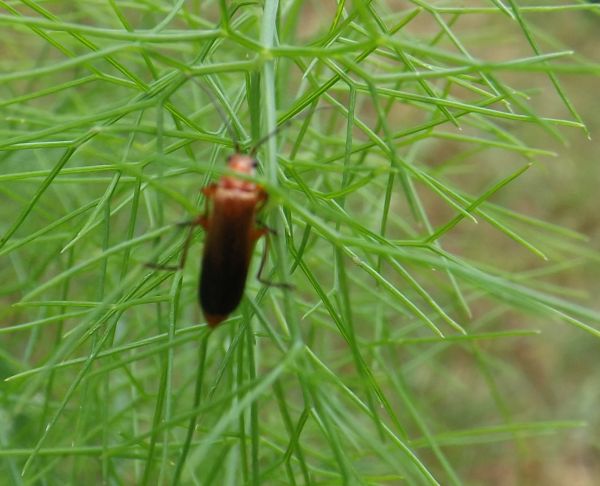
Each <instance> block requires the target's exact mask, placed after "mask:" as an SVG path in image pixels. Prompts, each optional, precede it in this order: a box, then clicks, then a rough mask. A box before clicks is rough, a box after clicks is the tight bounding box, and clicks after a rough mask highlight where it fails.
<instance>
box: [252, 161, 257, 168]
mask: <svg viewBox="0 0 600 486" xmlns="http://www.w3.org/2000/svg"><path fill="white" fill-rule="evenodd" d="M257 167H258V160H256V159H252V168H253V169H256V168H257Z"/></svg>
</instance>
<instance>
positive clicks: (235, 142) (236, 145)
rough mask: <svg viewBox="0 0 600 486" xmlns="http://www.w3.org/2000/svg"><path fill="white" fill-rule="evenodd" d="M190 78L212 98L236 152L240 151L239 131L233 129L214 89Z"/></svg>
mask: <svg viewBox="0 0 600 486" xmlns="http://www.w3.org/2000/svg"><path fill="white" fill-rule="evenodd" d="M189 79H191V80H192V81H193V82H194V83H195V84H196V85H197V86H198V87H199V88H200V89H202V91H204V93H206V96H208V99H209V100H210V102H211V103H212V105H213V106H214V107H215V110H217V113H218V114H219V116H220V117H221V120H223V123H224V124H225V128H226V129H227V133H228V134H229V138H231V141H232V142H233V148H234V150H235V151H236V152H239V151H240V140H239V138H238V136H237V133H236V132H235V130H234V129H233V127H232V125H231V123H230V122H229V119H228V118H227V116H226V114H225V112H224V111H223V107H222V106H221V105H220V104H219V103H218V101H217V98H216V96H215V95H214V93H213V92H212V91H210V90H209V89H208V87H207V86H205V85H204V84H203V83H201V82H200V81H198V80H197V79H196V78H193V77H189Z"/></svg>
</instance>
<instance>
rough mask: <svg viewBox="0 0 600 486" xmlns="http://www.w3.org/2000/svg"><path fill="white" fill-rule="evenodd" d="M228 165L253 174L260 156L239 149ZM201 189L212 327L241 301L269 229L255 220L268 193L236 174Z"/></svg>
mask: <svg viewBox="0 0 600 486" xmlns="http://www.w3.org/2000/svg"><path fill="white" fill-rule="evenodd" d="M227 165H228V167H229V169H230V170H232V171H233V172H235V173H239V174H244V175H250V176H251V175H254V173H255V168H256V160H255V159H254V158H253V157H251V156H249V155H244V154H239V153H236V154H234V155H232V156H230V157H229V159H228V162H227ZM202 192H203V193H204V195H205V196H206V203H207V205H206V212H205V214H204V215H203V216H201V217H200V218H199V223H200V224H201V225H202V226H203V227H204V229H205V230H206V238H205V242H204V254H203V256H202V270H201V273H200V286H199V291H198V297H199V300H200V306H201V307H202V311H203V312H204V316H205V317H206V321H207V322H208V325H209V326H211V327H215V326H217V325H218V324H219V323H220V322H222V321H223V320H225V319H226V318H227V316H228V315H229V314H230V313H231V312H232V311H233V310H234V309H235V308H236V307H237V306H238V304H239V303H240V300H241V299H242V295H243V293H244V286H245V284H246V276H247V274H248V267H249V265H250V258H251V257H252V253H253V251H254V246H255V244H256V241H257V240H258V239H259V238H260V237H261V236H262V235H264V234H265V233H266V231H267V230H266V229H265V228H260V227H258V226H257V224H256V216H257V213H258V212H259V211H260V209H261V208H262V207H263V205H264V203H265V202H266V200H267V193H266V192H265V190H264V189H263V188H262V187H261V186H260V185H258V184H256V183H254V182H252V181H248V180H244V179H240V178H239V177H236V176H235V175H227V176H223V177H221V179H220V180H219V181H218V182H217V183H216V184H211V185H210V186H207V187H205V188H204V189H203V190H202Z"/></svg>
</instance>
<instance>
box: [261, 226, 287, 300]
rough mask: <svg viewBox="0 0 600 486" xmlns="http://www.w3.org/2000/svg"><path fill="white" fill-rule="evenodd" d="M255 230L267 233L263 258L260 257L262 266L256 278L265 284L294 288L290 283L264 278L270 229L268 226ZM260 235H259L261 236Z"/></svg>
mask: <svg viewBox="0 0 600 486" xmlns="http://www.w3.org/2000/svg"><path fill="white" fill-rule="evenodd" d="M254 231H256V232H262V233H261V235H260V236H262V235H265V236H266V238H265V249H264V250H263V254H262V258H261V259H260V267H259V268H258V273H257V274H256V279H257V280H258V281H259V282H260V283H263V284H265V285H269V286H272V287H281V288H284V289H288V290H292V289H293V288H294V286H293V285H291V284H288V283H282V282H273V281H271V280H268V279H266V278H263V276H262V272H263V270H264V268H265V263H267V254H268V252H269V245H270V242H271V240H270V238H269V234H268V232H269V230H268V229H266V228H260V229H259V228H257V229H255V230H254ZM260 236H259V237H260Z"/></svg>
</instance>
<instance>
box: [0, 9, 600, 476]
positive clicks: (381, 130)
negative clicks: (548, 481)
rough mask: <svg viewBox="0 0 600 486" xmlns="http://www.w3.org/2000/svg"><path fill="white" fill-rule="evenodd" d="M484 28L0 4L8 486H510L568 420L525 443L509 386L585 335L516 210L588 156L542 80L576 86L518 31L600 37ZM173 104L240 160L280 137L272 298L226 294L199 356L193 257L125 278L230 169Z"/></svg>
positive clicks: (266, 170) (516, 387)
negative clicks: (552, 344)
mask: <svg viewBox="0 0 600 486" xmlns="http://www.w3.org/2000/svg"><path fill="white" fill-rule="evenodd" d="M494 3H495V5H496V6H494V7H486V8H470V7H438V6H437V5H433V4H431V5H430V4H424V3H422V2H415V3H413V4H411V5H404V4H396V3H395V2H388V3H384V2H368V1H357V2H353V3H352V5H347V4H346V3H345V2H343V1H342V2H340V3H339V4H337V5H334V4H331V5H326V4H318V5H317V4H312V3H310V2H303V1H292V2H287V3H282V4H278V3H277V2H275V1H272V0H267V1H266V2H265V3H264V4H260V3H254V2H247V3H240V4H235V3H232V4H230V3H228V2H225V1H221V2H219V3H217V4H212V3H208V4H205V3H203V2H193V1H190V2H183V1H178V2H173V3H172V4H171V3H169V2H160V1H155V2H115V1H114V0H111V1H109V2H106V3H104V2H57V3H55V4H48V5H45V4H43V3H35V2H33V1H31V0H25V1H22V2H20V3H18V4H17V3H14V2H5V1H0V6H2V7H3V9H4V10H5V13H3V14H2V15H1V16H0V25H2V29H3V31H4V32H5V35H3V38H4V39H6V40H7V41H6V44H5V46H4V48H3V50H4V53H3V56H2V61H1V62H2V72H3V74H0V86H1V89H2V99H1V101H0V106H2V110H3V119H4V124H3V126H2V141H0V149H2V150H3V152H2V155H1V157H2V158H1V161H2V167H3V174H2V175H0V191H1V192H2V196H3V199H4V202H3V204H2V208H1V209H0V210H1V211H2V219H1V223H0V224H1V226H0V229H1V230H2V234H3V236H2V240H1V241H0V258H2V262H3V264H2V266H1V267H0V272H2V277H3V281H4V285H3V286H2V292H1V295H2V296H3V297H2V298H3V303H4V304H5V305H4V306H3V308H2V318H3V326H2V328H1V329H0V333H1V334H2V348H1V353H2V354H1V358H2V361H1V362H2V369H3V376H4V377H6V378H8V381H7V382H6V383H5V384H4V385H3V388H2V395H1V396H2V405H1V406H2V414H3V416H4V419H3V420H2V423H3V424H4V425H2V431H1V434H0V440H1V441H2V450H1V451H0V457H2V475H3V476H4V477H7V478H10V479H9V480H8V481H9V484H34V483H38V482H40V483H46V484H65V482H66V483H68V484H81V483H82V482H86V483H90V482H96V483H101V482H106V483H115V484H173V483H176V482H178V481H180V482H181V483H183V484H203V485H206V484H213V483H214V484H317V483H319V484H355V483H356V484H397V483H400V482H403V481H404V482H405V483H407V484H437V483H440V484H462V483H470V484H473V483H477V482H478V481H484V482H483V483H482V484H490V481H491V482H494V483H495V484H502V483H503V481H505V480H506V481H509V479H510V478H512V477H514V476H517V475H520V476H519V477H520V478H521V479H522V480H524V481H529V482H532V480H533V481H535V479H536V478H535V476H531V475H530V474H531V473H528V464H529V463H530V461H531V460H533V459H531V458H532V457H533V458H535V459H538V458H539V457H541V459H542V460H543V458H544V454H541V455H540V456H537V455H536V454H535V450H536V446H532V443H534V442H533V441H535V437H537V436H539V435H548V434H556V433H558V434H556V435H554V436H553V437H554V439H553V440H556V441H560V440H561V437H564V435H563V434H566V432H565V431H563V429H571V428H579V427H581V426H582V425H583V424H582V422H581V419H582V418H586V417H585V414H583V415H582V414H581V413H578V412H577V411H576V410H573V415H570V416H567V417H562V416H561V417H558V418H554V417H549V416H547V415H544V414H539V415H536V414H535V413H534V414H531V415H528V414H524V413H523V410H527V407H528V406H530V404H531V403H534V402H533V401H528V400H527V399H526V398H527V394H526V392H523V390H526V389H527V385H528V383H527V382H526V381H524V379H523V377H524V376H526V375H527V373H526V372H525V371H524V370H523V367H524V365H523V364H522V362H519V360H518V359H517V362H518V363H519V364H518V365H517V366H516V367H515V368H513V367H512V366H511V363H510V361H509V359H508V358H509V357H510V356H511V355H512V354H513V353H514V356H515V357H518V356H517V354H518V351H519V349H522V347H523V346H528V344H527V343H528V342H529V341H530V340H532V339H541V337H540V330H544V331H546V332H547V333H549V332H552V333H554V332H557V331H555V329H556V326H558V323H559V322H560V321H562V322H564V323H566V324H568V325H570V326H573V327H574V328H575V329H577V330H578V331H583V333H584V336H585V337H586V339H587V340H588V341H586V342H589V341H590V340H592V339H593V338H597V337H599V336H600V331H599V330H598V328H597V323H598V322H599V321H600V315H599V314H598V312H596V311H595V310H593V309H591V308H588V307H585V305H583V304H582V303H580V302H578V299H579V295H578V294H576V293H574V294H573V295H571V296H569V298H565V296H564V294H565V293H566V292H567V291H566V290H565V287H564V286H563V283H564V282H563V281H561V280H560V276H561V272H562V271H564V270H565V268H571V267H573V266H574V264H575V263H579V264H581V263H583V262H586V263H589V262H594V261H595V262H596V263H597V261H598V255H597V254H596V253H595V252H593V251H592V250H591V249H590V247H589V246H588V245H586V243H585V237H584V236H583V235H582V234H581V233H579V232H576V231H573V230H570V229H567V228H564V227H562V226H559V225H555V224H552V223H548V222H544V221H542V220H540V219H537V218H534V217H532V216H530V215H528V214H527V213H526V212H525V211H521V210H519V209H518V208H517V209H515V207H514V206H515V205H517V204H513V203H515V199H514V196H511V194H514V193H513V192H511V191H513V190H516V189H512V188H513V187H521V186H520V184H523V185H524V186H522V187H529V188H530V189H529V190H531V191H535V190H536V188H535V186H534V185H532V184H531V183H530V184H529V185H527V182H522V181H523V179H524V178H525V177H526V175H525V174H526V173H528V169H530V168H531V167H532V166H533V164H535V163H536V162H537V161H538V160H539V159H540V158H542V157H545V156H547V155H553V154H555V153H556V152H555V150H553V149H551V148H549V145H550V144H552V143H553V141H558V142H564V141H565V139H566V138H565V137H566V135H565V130H566V129H567V128H575V129H581V130H582V131H584V130H585V126H584V124H583V122H582V120H581V118H580V117H579V115H578V114H577V112H576V109H575V107H574V104H573V103H572V102H571V101H570V98H569V94H568V90H565V89H564V88H563V87H562V84H561V80H560V79H559V77H560V74H561V73H575V74H579V75H583V74H591V75H597V74H598V73H599V72H600V67H599V66H598V64H595V63H594V62H592V61H588V60H586V59H584V58H582V57H578V56H576V55H574V54H573V52H571V51H570V49H568V48H565V47H563V46H561V45H560V44H559V41H558V40H557V39H555V38H554V37H551V36H552V32H551V31H549V30H541V29H540V28H539V27H536V24H535V21H533V22H531V21H530V20H529V16H532V17H534V16H535V15H546V14H547V13H548V12H550V14H553V15H559V16H571V15H576V16H578V15H583V13H589V14H590V15H591V14H593V13H594V12H598V8H597V6H593V5H572V6H561V7H550V6H548V7H519V6H518V5H516V4H515V3H514V2H512V1H510V2H508V3H507V4H506V5H505V4H504V3H501V2H494ZM580 10H581V11H588V12H580ZM477 14H482V15H484V16H485V18H486V20H487V21H488V22H490V23H489V24H487V25H486V27H485V28H483V27H482V24H481V23H474V24H473V25H470V24H469V23H468V21H469V18H470V17H471V16H472V15H477ZM593 20H596V19H593V18H591V19H590V21H593ZM463 24H466V25H463ZM8 34H9V35H8ZM191 77H193V78H194V79H196V80H198V82H201V83H203V84H204V85H206V86H207V87H208V89H209V90H210V91H211V92H212V93H214V96H215V98H216V102H217V103H218V104H219V106H220V107H221V109H222V110H223V111H224V112H226V113H227V115H228V116H229V117H231V119H230V124H231V126H232V127H233V129H234V130H235V131H236V133H238V134H239V136H240V140H241V141H242V142H243V143H244V144H245V146H251V145H252V143H253V142H255V141H256V140H258V139H259V138H260V137H261V136H262V135H263V134H264V133H268V132H270V131H272V130H274V128H275V127H276V126H277V125H278V124H281V123H285V122H287V121H288V120H291V122H290V126H289V127H287V128H286V129H285V130H284V131H282V132H280V133H278V134H277V136H276V137H273V138H271V139H270V140H269V141H268V142H267V143H265V144H264V146H263V147H262V149H261V151H260V153H259V158H260V160H261V163H262V167H263V172H262V175H261V176H260V177H259V178H258V179H259V181H260V183H261V184H263V185H264V186H265V188H266V189H267V191H268V192H269V194H270V204H269V208H268V211H267V213H268V218H269V221H268V222H269V224H270V225H271V226H273V227H274V229H275V230H276V232H277V235H278V236H277V237H276V238H274V239H273V244H272V245H271V247H272V248H271V251H270V266H271V268H272V269H273V278H274V279H276V280H281V281H285V282H291V283H293V285H294V286H295V290H294V291H285V290H282V289H279V288H265V287H261V286H260V285H259V284H258V283H257V282H255V281H254V280H253V279H252V278H251V279H249V281H248V288H247V298H246V299H245V300H244V302H243V304H242V306H241V307H240V309H239V311H238V312H237V313H236V314H235V315H233V316H232V317H231V319H230V320H229V321H228V322H227V323H226V324H223V325H222V326H221V327H219V328H218V329H217V330H216V331H214V332H213V333H209V331H208V330H207V328H206V326H205V325H204V323H203V322H202V317H201V313H200V312H199V309H198V306H197V303H196V285H197V280H196V274H197V268H198V260H199V259H198V258H197V256H196V257H195V256H192V257H191V258H190V260H189V262H188V265H187V266H186V268H185V270H184V271H183V272H176V273H172V272H171V273H170V272H159V271H153V270H150V269H148V268H147V267H145V266H144V263H147V262H152V261H158V260H160V261H169V260H173V259H175V258H177V255H178V254H179V252H180V250H181V246H182V243H183V240H184V235H183V234H182V233H181V232H180V231H178V230H177V229H175V227H174V225H173V223H176V222H178V221H181V220H184V219H186V218H189V217H191V216H193V215H195V214H197V213H198V212H200V211H201V208H202V201H201V198H200V194H199V192H198V189H199V188H201V187H203V186H204V185H206V184H207V183H208V182H209V181H210V180H213V179H214V178H215V177H218V176H219V175H220V174H222V173H223V171H224V164H223V162H222V161H223V160H224V158H225V156H226V155H227V153H228V152H229V151H230V150H231V148H232V141H231V140H230V137H229V135H228V133H227V130H226V127H225V125H224V124H223V122H222V120H221V118H220V117H219V114H218V112H217V110H216V109H215V107H214V106H213V104H212V103H211V101H210V99H209V98H208V97H207V96H206V93H204V92H203V91H202V90H200V89H198V86H197V85H196V84H195V83H193V82H190V78H191ZM542 82H543V83H546V84H547V87H545V89H538V88H537V86H539V85H538V84H537V83H542ZM538 100H539V101H538ZM548 100H553V102H552V103H550V102H549V101H548ZM539 102H541V105H540V106H538V105H537V104H538V103H539ZM559 105H560V109H562V110H563V112H564V114H562V115H560V116H552V115H550V114H548V113H546V112H545V111H544V109H545V108H546V107H547V106H551V107H556V106H559ZM317 106H325V107H328V109H324V110H315V108H316V107H317ZM557 110H558V108H557ZM530 127H531V128H530ZM531 129H535V130H536V133H535V134H533V133H531V132H529V130H531ZM540 134H541V135H540ZM542 137H546V138H542ZM537 140H540V141H544V143H540V144H538V143H537ZM560 150H561V151H564V148H562V147H561V148H560ZM507 186H508V187H507ZM538 189H539V188H538ZM524 190H528V189H524ZM503 198H504V199H503ZM517 202H518V200H517ZM476 221H477V222H480V223H481V224H479V225H477V226H475V225H474V223H475V222H476ZM201 239H202V232H201V231H198V232H197V238H196V244H194V245H193V247H192V253H198V252H199V250H198V248H199V245H198V244H197V241H198V240H201ZM482 242H483V243H482ZM545 259H551V260H552V263H551V264H547V263H545V262H544V260H545ZM568 288H573V289H574V288H575V286H568ZM11 304H14V305H11ZM561 329H565V328H561ZM585 333H586V334H585ZM545 342H548V341H545ZM592 342H594V341H592ZM596 342H597V341H596ZM502 350H505V352H506V355H504V354H503V353H502ZM520 371H521V372H520ZM520 397H523V398H524V399H523V402H521V401H520V400H519V398H520ZM507 441H508V443H510V444H512V445H514V448H515V451H514V452H512V453H511V452H503V451H504V448H505V447H506V445H505V444H506V443H507ZM484 445H487V446H484ZM486 447H487V448H486ZM457 450H458V451H460V452H456V451H457ZM483 450H485V451H486V453H485V454H484V453H481V456H479V457H478V454H480V452H481V451H483ZM496 455H502V457H503V458H504V459H503V461H500V463H501V464H503V465H504V466H505V467H507V466H506V464H510V463H511V461H514V462H519V461H520V462H521V463H522V467H521V468H519V467H518V466H514V467H513V469H514V471H516V472H514V474H513V473H510V474H508V473H506V474H507V475H506V476H502V475H501V477H499V478H497V477H493V476H492V477H491V479H490V476H489V475H486V474H482V473H481V472H480V471H479V470H478V469H479V468H485V467H489V466H490V465H491V464H493V463H494V462H495V459H494V457H495V456H496ZM546 457H547V456H546ZM492 472H493V471H492ZM528 474H529V475H528ZM538 479H539V478H538ZM485 481H487V483H486V482H485Z"/></svg>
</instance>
